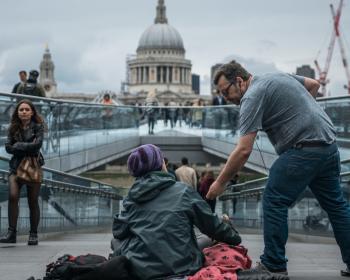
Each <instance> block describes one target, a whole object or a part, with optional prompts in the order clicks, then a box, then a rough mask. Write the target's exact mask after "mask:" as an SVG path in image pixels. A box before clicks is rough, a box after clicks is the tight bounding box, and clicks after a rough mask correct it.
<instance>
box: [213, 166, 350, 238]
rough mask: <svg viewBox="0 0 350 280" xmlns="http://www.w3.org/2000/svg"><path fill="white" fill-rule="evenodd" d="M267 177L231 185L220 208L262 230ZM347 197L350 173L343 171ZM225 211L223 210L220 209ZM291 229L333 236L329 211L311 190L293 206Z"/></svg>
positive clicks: (240, 223) (237, 220)
mask: <svg viewBox="0 0 350 280" xmlns="http://www.w3.org/2000/svg"><path fill="white" fill-rule="evenodd" d="M266 182H267V179H266V178H263V179H260V180H255V181H251V182H246V183H243V184H237V185H233V186H230V187H228V189H227V190H226V191H225V193H224V194H223V195H222V196H221V197H220V199H219V203H218V204H219V207H218V208H219V209H220V210H221V209H222V210H221V211H222V213H227V214H228V215H229V216H230V217H231V218H232V219H233V221H234V223H235V224H236V225H237V226H240V227H248V228H250V227H251V228H257V229H261V228H262V225H263V215H262V202H261V200H262V196H263V192H264V188H265V185H266ZM341 186H342V189H343V193H344V197H345V198H346V200H347V201H348V203H350V172H343V173H341ZM220 214H221V212H220ZM288 223H289V230H290V231H291V232H295V233H303V234H312V235H326V236H328V235H332V234H333V232H332V228H331V225H330V222H329V219H328V216H327V214H326V213H325V211H324V210H322V208H321V207H320V205H319V203H318V201H317V200H316V199H315V197H314V196H313V194H312V193H311V191H310V190H309V189H307V190H306V191H305V192H304V193H303V194H302V195H301V197H300V198H299V199H298V201H297V202H296V203H295V204H294V205H293V206H292V207H291V208H290V209H289V216H288Z"/></svg>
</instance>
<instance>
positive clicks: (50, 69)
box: [39, 46, 57, 97]
mask: <svg viewBox="0 0 350 280" xmlns="http://www.w3.org/2000/svg"><path fill="white" fill-rule="evenodd" d="M39 69H40V76H39V83H40V84H41V85H42V86H43V87H44V89H45V93H46V97H54V96H55V94H56V93H57V83H56V81H55V65H54V63H53V61H52V58H51V53H50V50H49V47H48V46H46V48H45V53H44V55H43V60H42V61H41V63H40V66H39Z"/></svg>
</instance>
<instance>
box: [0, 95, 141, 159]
mask: <svg viewBox="0 0 350 280" xmlns="http://www.w3.org/2000/svg"><path fill="white" fill-rule="evenodd" d="M24 98H26V99H30V100H31V101H32V102H33V103H34V105H35V107H36V108H37V109H38V111H39V113H40V114H41V115H42V116H43V117H44V119H45V123H46V125H47V132H46V135H45V137H44V143H43V146H42V152H43V154H44V157H45V158H46V159H50V158H55V157H60V156H64V155H68V154H72V153H76V152H79V151H84V150H88V149H91V148H96V147H99V146H103V145H106V144H109V143H114V142H117V141H124V140H125V139H130V138H132V137H138V136H139V134H138V110H137V109H136V108H135V107H130V106H114V105H110V106H109V105H101V104H91V103H84V102H71V101H64V100H56V99H49V98H38V97H31V96H23V95H18V94H6V93H0V153H1V154H3V152H4V143H5V141H6V137H7V131H8V127H9V124H10V119H11V116H12V114H13V111H14V109H15V106H16V104H17V101H19V100H21V99H24ZM3 155H4V154H3Z"/></svg>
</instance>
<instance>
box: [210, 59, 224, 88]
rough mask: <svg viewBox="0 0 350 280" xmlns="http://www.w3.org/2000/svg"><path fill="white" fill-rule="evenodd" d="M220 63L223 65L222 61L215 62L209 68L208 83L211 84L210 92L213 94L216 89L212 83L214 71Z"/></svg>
mask: <svg viewBox="0 0 350 280" xmlns="http://www.w3.org/2000/svg"><path fill="white" fill-rule="evenodd" d="M222 65H223V64H222V63H217V64H215V65H213V66H212V67H211V70H210V85H211V86H210V92H211V94H212V95H215V90H216V88H215V85H214V83H213V80H214V76H215V73H216V71H217V70H218V69H219V68H220V67H221V66H222Z"/></svg>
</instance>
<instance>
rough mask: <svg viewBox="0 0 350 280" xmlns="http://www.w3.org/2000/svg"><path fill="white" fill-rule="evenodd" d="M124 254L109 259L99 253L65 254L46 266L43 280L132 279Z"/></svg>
mask: <svg viewBox="0 0 350 280" xmlns="http://www.w3.org/2000/svg"><path fill="white" fill-rule="evenodd" d="M128 269H129V261H128V259H127V258H126V257H124V256H119V257H114V258H112V259H110V260H107V259H106V258H105V257H103V256H98V255H90V254H88V255H81V256H77V257H74V256H71V255H64V256H62V257H60V258H58V259H57V261H55V262H52V263H50V264H48V265H47V267H46V275H45V277H44V278H43V280H100V279H101V280H102V279H103V280H130V277H129V273H128Z"/></svg>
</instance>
